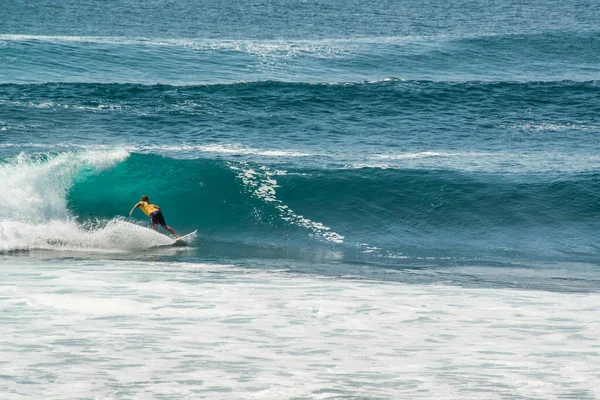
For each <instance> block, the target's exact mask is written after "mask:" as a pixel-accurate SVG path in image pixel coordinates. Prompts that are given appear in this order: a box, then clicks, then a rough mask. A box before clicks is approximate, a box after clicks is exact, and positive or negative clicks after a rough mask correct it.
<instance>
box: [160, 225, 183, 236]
mask: <svg viewBox="0 0 600 400" xmlns="http://www.w3.org/2000/svg"><path fill="white" fill-rule="evenodd" d="M162 227H163V228H165V229H166V230H167V231H169V233H170V234H171V235H173V236H175V237H176V238H178V237H179V235H178V234H176V233H175V231H174V230H173V229H171V227H170V226H167V225H163V226H162Z"/></svg>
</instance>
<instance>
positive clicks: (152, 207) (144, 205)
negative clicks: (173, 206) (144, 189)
mask: <svg viewBox="0 0 600 400" xmlns="http://www.w3.org/2000/svg"><path fill="white" fill-rule="evenodd" d="M138 207H139V208H140V209H141V210H142V212H143V213H144V214H146V215H147V216H149V217H150V223H151V224H152V229H154V230H155V231H158V224H160V225H162V227H163V228H165V229H166V230H167V231H169V233H171V234H172V235H173V236H175V237H176V238H178V237H179V235H178V234H176V233H175V231H174V230H173V229H171V228H170V227H169V226H167V223H166V222H165V217H163V215H162V211H161V210H160V207H159V206H157V205H156V204H150V198H149V197H148V196H146V195H143V196H142V200H140V202H139V203H137V204H136V205H135V207H133V208H132V209H131V211H129V216H130V217H131V215H132V214H133V212H134V211H135V209H136V208H138Z"/></svg>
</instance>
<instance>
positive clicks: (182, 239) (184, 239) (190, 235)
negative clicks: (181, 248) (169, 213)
mask: <svg viewBox="0 0 600 400" xmlns="http://www.w3.org/2000/svg"><path fill="white" fill-rule="evenodd" d="M196 232H198V229H196V230H195V231H194V232H192V233H188V234H187V235H183V236H179V237H178V238H177V239H175V243H188V242H189V241H190V240H191V239H193V235H194V234H195V233H196Z"/></svg>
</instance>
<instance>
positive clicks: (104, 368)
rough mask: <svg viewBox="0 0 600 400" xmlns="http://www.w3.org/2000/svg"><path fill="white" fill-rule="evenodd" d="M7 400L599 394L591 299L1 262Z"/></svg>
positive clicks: (133, 266) (220, 268)
mask: <svg viewBox="0 0 600 400" xmlns="http://www.w3.org/2000/svg"><path fill="white" fill-rule="evenodd" d="M1 270H2V272H3V280H2V284H1V285H0V309H2V310H3V313H2V318H3V323H2V328H3V331H2V333H3V339H2V340H3V342H2V343H3V345H2V346H0V360H2V364H1V365H2V376H3V377H4V379H0V393H4V394H6V395H7V396H8V397H7V398H11V399H12V398H14V399H21V398H23V399H25V398H61V399H75V398H121V397H127V398H161V397H169V398H178V399H192V398H231V397H235V398H244V399H290V398H307V399H308V398H310V399H319V398H334V397H335V398H377V399H397V398H404V399H432V398H444V399H451V400H455V399H456V400H459V399H460V400H462V399H465V398H468V399H501V398H512V397H514V398H532V399H533V398H535V399H558V398H578V399H590V400H591V399H595V398H598V397H599V396H600V379H599V377H598V373H597V366H598V364H599V363H600V355H599V354H598V351H597V347H596V344H597V343H598V341H599V340H600V321H599V319H598V313H597V304H598V302H599V301H600V296H599V295H598V294H564V293H552V292H543V291H522V290H507V289H481V288H480V289H466V288H456V287H448V286H442V285H429V286H424V285H406V284H399V283H393V282H368V281H361V280H356V279H348V280H346V279H329V278H320V277H312V276H307V275H293V274H289V273H277V272H273V271H270V272H261V271H259V270H255V269H254V270H251V271H250V270H244V269H241V268H236V267H233V266H230V265H215V264H185V263H182V264H179V263H178V264H168V263H154V262H115V261H104V262H102V261H101V262H98V261H95V262H75V261H71V262H69V263H66V264H65V262H64V261H63V262H52V261H49V262H44V263H32V262H31V261H27V262H19V261H15V260H12V261H9V262H6V261H4V262H3V263H2V266H1Z"/></svg>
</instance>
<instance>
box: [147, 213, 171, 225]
mask: <svg viewBox="0 0 600 400" xmlns="http://www.w3.org/2000/svg"><path fill="white" fill-rule="evenodd" d="M150 222H151V223H152V225H158V224H160V225H166V224H167V223H166V222H165V217H163V215H162V212H161V211H154V212H153V213H152V214H150Z"/></svg>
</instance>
